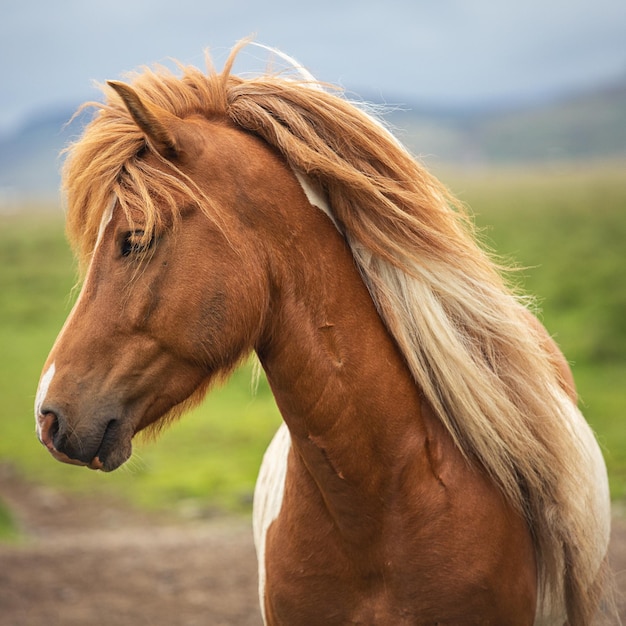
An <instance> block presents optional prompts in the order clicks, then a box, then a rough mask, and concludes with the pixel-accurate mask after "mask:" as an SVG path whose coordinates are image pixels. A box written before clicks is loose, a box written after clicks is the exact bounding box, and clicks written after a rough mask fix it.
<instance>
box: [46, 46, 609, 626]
mask: <svg viewBox="0 0 626 626" xmlns="http://www.w3.org/2000/svg"><path fill="white" fill-rule="evenodd" d="M244 44H245V42H243V43H240V44H239V45H237V46H235V48H233V50H232V51H231V54H230V56H229V57H228V59H227V61H226V62H225V64H224V67H223V68H222V70H221V71H217V70H216V69H215V67H214V66H213V65H212V63H211V61H210V58H209V57H208V55H207V65H208V68H207V70H206V71H201V70H199V69H197V68H195V67H188V66H187V67H186V66H183V65H179V66H178V70H177V71H176V72H174V71H171V70H168V69H166V68H163V67H158V66H157V67H153V68H144V69H143V70H141V71H139V72H137V73H135V74H133V75H132V76H131V77H130V78H128V80H127V82H119V81H109V82H108V83H107V85H104V86H103V91H104V93H105V96H106V97H105V101H104V102H103V103H88V105H89V106H95V107H97V112H96V114H95V115H94V118H93V120H92V121H91V122H90V123H89V125H88V126H87V127H86V128H85V130H84V133H83V135H82V137H81V138H80V139H78V140H77V141H76V142H75V143H74V144H73V145H71V146H70V147H69V148H68V154H67V158H66V161H65V164H64V169H63V187H64V191H65V195H66V201H67V215H66V225H67V234H68V239H69V241H70V243H71V245H72V247H73V249H74V251H75V254H76V256H77V258H78V264H79V268H80V272H81V275H82V279H83V281H82V288H81V291H80V294H79V297H78V298H77V300H76V303H75V305H74V307H73V308H72V310H71V312H70V314H69V316H68V318H67V320H66V322H65V324H64V326H63V328H62V329H61V331H60V334H59V336H58V337H57V339H56V341H55V343H54V345H53V347H52V349H51V351H50V354H49V356H48V359H47V361H46V363H45V365H44V367H43V371H42V376H41V378H40V382H39V386H38V390H37V395H36V401H35V415H36V428H37V435H38V438H39V440H40V441H41V443H42V444H43V445H44V446H45V447H46V448H47V449H48V450H49V452H50V453H51V454H52V456H53V457H55V458H56V459H57V460H59V461H62V462H66V463H72V464H76V465H82V466H87V467H89V468H91V469H95V470H101V471H104V472H109V471H112V470H115V469H116V468H118V467H119V466H120V465H122V464H123V463H124V462H125V461H126V460H127V459H128V458H129V457H130V456H131V453H132V439H133V437H134V436H135V435H136V434H137V433H139V432H141V431H143V430H144V429H159V428H161V427H163V426H164V425H165V424H167V423H168V422H170V421H171V420H173V419H175V418H177V417H178V416H180V415H181V414H182V413H184V412H185V410H187V409H188V408H189V407H190V406H192V405H194V404H196V403H198V402H200V401H201V399H202V398H203V397H204V395H205V393H207V391H208V390H209V388H210V386H211V384H212V383H213V382H215V381H217V380H223V379H225V378H226V377H227V376H228V374H229V373H231V372H232V371H233V369H234V368H235V367H236V366H237V365H238V364H239V363H240V362H241V361H242V359H243V358H245V357H247V356H249V355H250V354H251V353H252V352H255V353H256V355H257V357H258V360H259V362H260V364H261V366H262V367H263V369H264V371H265V374H266V376H267V380H268V382H269V385H270V386H271V389H272V392H273V395H274V397H275V399H276V403H277V406H278V408H279V410H280V413H281V415H282V418H283V423H282V425H281V427H280V428H279V430H278V432H277V434H276V436H275V438H274V439H273V440H272V442H271V444H270V445H269V447H268V449H267V451H266V453H265V456H264V458H263V461H262V465H261V469H260V472H259V478H258V481H257V486H256V488H255V494H254V505H253V530H254V537H255V545H256V550H257V555H258V564H259V597H260V605H261V613H262V617H263V620H264V623H265V624H267V625H272V626H274V625H279V624H288V625H293V624H307V625H317V624H320V625H321V624H324V625H329V624H374V623H376V624H394V625H402V624H412V625H415V624H419V625H426V624H429V625H432V624H455V625H462V624H496V625H505V624H506V625H528V624H563V623H564V622H566V621H567V623H568V624H570V625H572V626H579V625H585V624H591V623H592V622H593V621H594V620H595V619H604V618H606V619H607V620H610V619H611V618H612V616H611V613H610V610H609V609H608V608H607V607H609V606H610V602H609V600H608V599H607V597H605V595H606V594H605V591H606V590H607V588H608V583H607V581H608V579H609V576H610V574H609V573H608V569H607V557H606V555H607V549H608V541H609V532H610V501H609V493H608V481H607V475H606V468H605V464H604V461H603V458H602V454H601V451H600V448H599V446H598V444H597V443H596V440H595V437H594V435H593V433H592V431H591V429H590V428H589V426H588V425H587V423H586V421H585V420H584V417H583V416H582V414H581V413H580V411H579V409H578V408H577V397H576V391H575V386H574V381H573V378H572V374H571V371H570V369H569V366H568V364H567V361H566V360H565V357H564V356H563V355H562V353H561V351H560V349H559V348H558V346H557V345H556V343H555V342H554V341H553V339H552V338H551V337H550V335H549V334H548V333H547V331H546V330H545V329H544V327H543V325H542V324H541V323H540V322H539V321H538V319H537V317H536V316H535V314H534V313H532V312H531V310H530V308H529V306H528V301H527V300H526V299H525V298H524V297H523V296H521V295H519V294H518V293H517V292H516V291H515V290H514V289H513V288H512V287H511V286H510V285H509V281H507V278H506V268H503V267H502V266H501V264H500V263H498V262H497V261H496V260H495V259H494V258H492V256H491V255H490V254H489V253H488V252H486V251H485V250H484V249H483V247H482V246H481V244H480V241H479V237H478V236H477V234H476V232H475V229H474V227H473V224H472V220H471V218H470V217H469V212H468V211H467V209H466V208H465V207H464V206H463V204H462V203H461V202H459V201H458V200H457V199H456V198H455V197H454V195H453V194H452V193H451V192H449V191H448V190H447V188H446V187H445V186H444V185H443V184H442V183H441V182H440V181H439V180H437V179H436V178H435V177H434V176H433V175H432V174H430V173H429V172H428V171H427V170H426V168H425V167H423V166H422V165H421V164H420V163H419V162H418V160H417V159H415V158H414V157H413V156H411V155H410V153H409V152H408V151H407V150H406V149H405V148H404V147H403V146H402V145H401V144H400V142H399V141H398V140H397V139H396V138H395V137H394V136H393V135H392V133H391V132H390V131H389V130H387V129H386V127H385V126H384V124H383V123H382V122H381V121H380V120H379V119H378V118H377V117H375V116H374V115H373V114H372V113H371V112H369V111H368V110H364V108H363V107H362V106H360V105H357V104H355V103H352V102H350V101H349V100H348V99H346V98H345V97H344V96H343V95H342V94H341V93H340V92H339V91H338V90H335V89H333V88H332V87H329V86H325V85H321V84H319V83H317V82H315V81H314V79H313V78H312V77H311V76H310V75H309V74H308V73H307V72H306V71H305V70H302V69H301V68H300V67H299V66H298V65H297V64H295V65H294V67H295V70H294V72H293V73H291V74H289V75H283V74H280V73H275V72H274V73H272V72H269V71H268V72H265V73H261V74H259V75H257V76H252V77H246V78H243V77H240V76H238V75H236V74H234V73H233V70H232V67H233V63H234V60H235V58H236V57H237V54H238V52H239V50H240V48H241V47H242V46H243V45H244Z"/></svg>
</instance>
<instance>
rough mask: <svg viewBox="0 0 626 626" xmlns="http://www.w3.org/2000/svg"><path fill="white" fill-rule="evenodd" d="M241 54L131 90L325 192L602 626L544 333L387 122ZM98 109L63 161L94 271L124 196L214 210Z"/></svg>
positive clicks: (407, 332) (465, 429) (401, 338)
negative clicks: (223, 128) (221, 124)
mask: <svg viewBox="0 0 626 626" xmlns="http://www.w3.org/2000/svg"><path fill="white" fill-rule="evenodd" d="M238 49H239V47H237V48H235V50H234V51H233V52H232V53H231V56H230V57H229V59H228V61H227V63H226V66H225V68H224V70H223V71H222V72H220V73H217V72H216V71H214V70H213V68H212V67H210V68H209V71H208V73H206V74H205V73H203V72H201V71H200V70H198V69H196V68H192V67H184V68H180V70H181V72H182V77H177V76H175V75H174V74H173V73H171V72H169V71H167V70H165V69H163V68H157V69H154V70H148V69H146V70H144V71H143V72H142V73H141V74H137V75H135V76H134V78H133V87H134V89H135V90H136V91H137V93H138V94H139V95H140V97H141V98H142V99H144V100H146V101H149V102H152V103H153V104H156V105H158V106H159V107H162V108H163V109H166V110H168V111H170V112H171V113H173V114H175V115H177V116H179V117H185V116H188V115H191V114H197V113H200V114H202V115H205V116H207V117H209V118H215V119H225V120H228V122H229V123H232V124H235V125H236V126H239V127H241V128H242V129H245V130H246V131H250V132H253V133H255V134H257V135H258V136H260V137H262V138H263V139H264V140H265V141H266V142H267V143H268V144H270V145H271V146H273V147H275V148H276V149H277V150H278V151H280V153H282V154H283V155H284V157H285V158H286V160H287V161H288V163H289V164H290V165H291V167H292V168H293V169H294V170H295V171H298V172H302V173H303V174H305V175H306V176H307V177H308V178H309V179H310V180H311V181H313V183H315V184H316V185H318V186H319V187H320V188H321V189H322V190H323V191H324V192H325V194H326V196H327V198H328V201H329V205H330V207H331V210H332V213H333V217H334V220H335V222H336V224H337V225H338V228H339V229H340V231H341V232H342V234H343V236H344V237H345V239H346V241H347V242H348V244H349V245H350V247H351V249H352V252H353V255H354V258H355V260H356V262H357V264H358V266H359V268H360V270H361V273H362V276H363V279H364V281H365V282H366V284H367V285H368V288H369V289H370V292H371V294H372V298H373V299H374V302H375V303H376V306H377V307H378V310H379V312H380V315H381V317H382V318H383V320H384V322H385V323H386V325H387V328H388V329H389V332H390V333H391V334H392V336H393V337H394V338H395V340H396V342H397V344H398V346H399V348H400V350H401V351H402V353H403V355H404V358H405V359H406V362H407V364H408V366H409V368H410V370H411V372H412V374H413V376H414V378H415V381H416V384H417V385H418V386H419V387H420V389H421V390H422V391H423V393H424V395H425V397H426V398H427V399H428V401H429V403H430V404H431V405H432V407H433V409H434V411H435V412H436V414H437V415H438V417H439V419H440V420H441V421H442V422H443V424H445V426H446V428H447V429H448V430H449V432H450V433H451V435H452V437H453V438H454V440H455V441H456V443H457V445H458V447H459V448H460V449H461V450H462V451H463V453H464V454H465V455H466V457H467V458H468V459H471V460H477V461H478V462H479V463H480V464H481V465H482V466H483V467H484V468H485V470H486V471H487V472H488V473H489V475H490V476H491V477H492V478H493V480H494V481H496V482H497V483H498V484H499V485H500V487H501V490H502V493H503V494H504V496H505V497H506V498H507V499H508V500H509V501H510V502H512V503H513V504H514V505H515V506H516V507H517V509H518V510H519V511H520V512H522V514H523V515H524V516H525V517H526V519H527V520H528V524H529V527H530V528H531V530H532V533H533V536H534V540H535V545H536V549H537V555H538V564H539V573H540V580H541V581H542V583H543V585H544V586H545V587H546V588H548V589H549V590H550V591H552V592H553V593H556V594H557V596H558V597H561V598H564V601H566V603H567V605H568V608H569V616H570V620H571V623H576V624H579V623H580V624H582V623H589V622H590V621H591V620H590V615H589V611H590V609H589V608H588V607H589V606H592V605H593V602H590V603H589V604H587V601H586V600H584V599H583V598H588V597H590V594H589V588H590V587H593V583H594V579H595V577H596V571H597V562H596V561H595V560H594V559H595V557H594V556H593V549H592V546H593V545H595V544H594V541H595V538H594V537H590V536H589V530H588V528H587V525H586V523H585V520H586V519H587V518H586V516H587V515H588V512H586V511H584V510H581V508H583V509H584V507H580V505H579V504H577V502H578V500H577V493H578V491H579V482H580V475H581V468H584V467H586V466H587V465H588V464H589V460H588V453H587V451H586V449H585V446H584V445H583V442H582V441H581V440H579V438H578V437H577V436H576V434H575V433H574V432H573V430H572V428H571V427H570V426H569V423H570V421H571V413H572V411H573V410H575V409H574V407H573V405H572V401H571V400H570V399H569V398H568V397H567V395H566V393H565V392H564V391H563V390H562V386H561V381H560V380H559V374H558V373H557V371H556V369H555V367H554V363H553V361H552V360H551V358H550V354H549V353H548V351H547V349H546V348H545V337H543V336H542V334H541V333H540V332H539V331H538V329H537V327H536V325H534V324H532V323H530V322H529V317H530V316H529V313H528V311H527V309H526V307H525V306H524V304H523V302H522V301H521V299H520V298H518V297H517V296H515V295H514V294H513V292H512V290H511V289H510V288H509V287H508V286H507V284H506V282H505V281H504V280H503V278H502V272H501V268H499V267H498V266H497V265H496V264H495V263H494V262H493V260H492V259H491V258H490V257H489V255H487V254H486V253H485V252H484V251H483V250H482V249H481V248H480V247H479V245H478V244H477V242H476V235H475V233H474V231H473V228H472V224H471V221H470V220H469V219H468V217H467V214H466V212H465V210H464V208H463V206H462V205H461V204H460V203H459V202H458V201H457V200H456V199H455V198H454V197H453V196H452V195H451V194H450V193H449V192H448V190H447V189H446V188H445V187H444V186H443V185H442V184H441V183H440V182H438V181H437V180H436V179H435V178H434V177H433V176H431V175H430V174H429V173H428V172H426V171H425V169H424V168H423V167H422V166H421V165H420V164H419V163H418V162H416V161H415V160H414V159H413V158H412V157H411V156H410V155H409V154H408V153H407V152H406V151H405V150H403V149H402V148H401V147H400V146H399V144H398V143H397V141H396V140H395V139H394V138H393V137H392V136H391V134H390V133H388V132H387V131H386V130H385V129H384V128H383V127H382V126H381V124H380V123H379V122H378V121H376V120H374V119H373V118H372V117H371V116H370V115H368V114H366V113H364V112H362V111H361V110H359V109H358V108H357V107H355V106H354V105H353V104H351V103H349V102H347V101H346V100H344V99H343V98H341V97H340V96H339V95H337V94H335V93H331V92H329V91H328V90H327V89H322V88H315V89H312V88H311V84H310V82H309V81H306V80H297V79H295V80H294V79H293V78H291V79H289V80H287V79H285V78H284V77H281V76H279V75H265V76H261V77H257V78H250V79H245V80H244V79H242V78H239V77H237V76H234V75H232V74H231V68H232V64H233V61H234V58H235V56H236V54H237V52H238ZM98 106H99V111H98V113H97V115H96V117H95V119H94V120H93V121H92V122H91V124H90V125H89V126H88V128H87V129H86V131H85V134H84V136H83V138H82V139H80V141H79V142H77V143H76V144H75V145H74V146H72V147H71V148H70V149H69V151H68V152H69V156H68V159H67V162H66V165H65V170H64V184H65V190H66V193H67V199H68V214H67V225H68V234H69V238H70V240H71V241H72V243H73V244H74V246H75V249H76V251H77V254H78V257H79V260H80V261H81V265H82V266H83V267H84V266H86V264H87V262H88V260H89V256H90V254H91V251H92V250H93V247H94V245H95V241H96V237H97V233H98V228H99V224H100V218H101V215H102V211H103V209H104V207H106V206H107V204H108V202H109V198H110V197H111V195H112V194H115V195H116V196H117V198H118V199H119V201H120V203H121V204H122V206H123V207H125V209H126V210H127V211H128V212H129V213H133V212H134V211H141V213H142V214H143V216H144V219H145V220H146V221H147V222H148V224H149V225H151V226H155V227H161V226H162V224H165V223H167V222H168V221H170V220H169V217H168V216H174V217H175V216H176V206H177V203H180V199H181V197H186V198H189V199H191V200H192V201H194V202H196V203H197V204H198V205H200V206H202V205H203V204H206V199H205V198H199V197H198V190H197V189H196V188H195V187H194V185H193V183H192V182H191V181H190V180H189V179H188V178H187V177H185V176H184V175H183V174H182V172H180V171H178V170H176V168H175V167H174V166H173V165H171V164H170V163H168V162H167V161H165V160H164V159H162V160H161V163H160V167H159V168H158V169H157V168H152V167H150V166H149V165H148V164H147V163H146V161H145V160H144V159H141V158H140V157H141V154H142V153H143V152H145V150H150V147H149V146H146V143H145V139H144V137H143V134H142V132H141V131H140V130H139V129H138V127H137V126H136V125H135V123H134V122H133V121H132V119H131V118H130V116H129V114H128V113H127V111H126V109H125V107H124V106H123V104H122V103H121V101H119V99H118V98H117V96H116V95H115V94H114V93H113V92H112V91H110V90H108V89H107V102H106V104H103V105H98ZM164 170H165V172H166V173H165V174H164ZM165 209H166V211H164V210H165ZM165 212H167V215H166V214H165ZM563 572H565V574H563ZM601 585H602V583H601V582H599V581H596V587H597V589H596V590H597V591H599V590H600V587H601Z"/></svg>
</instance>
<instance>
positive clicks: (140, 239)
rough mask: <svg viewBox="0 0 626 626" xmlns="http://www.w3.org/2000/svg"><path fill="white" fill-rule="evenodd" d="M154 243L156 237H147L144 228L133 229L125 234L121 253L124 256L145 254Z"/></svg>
mask: <svg viewBox="0 0 626 626" xmlns="http://www.w3.org/2000/svg"><path fill="white" fill-rule="evenodd" d="M153 245H154V237H149V238H147V237H146V234H145V232H144V231H143V230H132V231H129V232H127V233H125V234H124V238H123V239H122V244H121V246H120V253H121V255H122V256H123V257H128V256H131V255H136V254H143V253H145V252H147V251H148V250H150V248H152V246H153Z"/></svg>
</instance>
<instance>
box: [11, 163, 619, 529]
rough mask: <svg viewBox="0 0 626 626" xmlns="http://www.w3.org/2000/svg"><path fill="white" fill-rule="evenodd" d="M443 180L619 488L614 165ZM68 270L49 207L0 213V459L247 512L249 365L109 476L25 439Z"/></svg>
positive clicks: (254, 399) (265, 416)
mask: <svg viewBox="0 0 626 626" xmlns="http://www.w3.org/2000/svg"><path fill="white" fill-rule="evenodd" d="M443 178H444V180H446V181H447V182H448V183H449V184H450V186H451V187H452V189H453V190H454V191H455V192H456V193H457V194H458V195H460V196H461V197H462V199H463V200H465V201H466V202H468V203H469V204H470V205H471V206H472V208H473V210H474V213H475V214H476V220H477V223H478V224H479V225H480V226H481V227H483V228H484V230H483V235H484V238H485V240H486V241H487V242H488V243H490V245H491V246H492V247H493V248H495V249H496V250H497V251H498V253H499V254H500V255H502V256H504V257H506V258H511V259H514V260H515V261H516V263H517V264H518V265H519V266H523V267H525V268H526V269H524V270H521V271H518V272H517V273H516V275H515V277H516V280H517V281H518V282H519V283H521V284H522V285H524V287H525V288H526V289H527V290H528V291H529V292H531V293H534V294H537V296H538V298H539V302H540V305H541V308H542V310H543V314H542V319H543V321H544V323H545V325H546V326H547V328H548V330H549V331H550V332H551V333H552V334H553V335H554V336H555V338H556V339H557V341H558V342H559V344H560V345H561V347H562V348H563V350H564V351H565V353H566V355H567V356H568V358H569V359H570V361H571V362H572V364H573V368H574V373H575V376H576V379H577V382H578V386H579V391H580V394H581V398H582V403H583V408H584V411H585V414H586V415H587V417H588V419H589V421H590V422H591V423H592V425H593V427H594V428H595V430H596V431H597V433H598V437H599V439H600V440H601V442H602V444H603V445H604V447H605V452H606V458H607V463H608V466H609V471H610V477H611V487H612V493H613V497H614V498H616V499H623V498H624V497H625V496H626V428H624V426H623V416H624V414H625V413H626V280H625V279H624V276H625V275H626V246H625V243H624V242H626V178H625V177H624V175H623V170H620V169H619V168H617V167H610V168H591V169H583V168H582V167H581V168H580V169H579V170H571V169H570V170H568V171H557V170H548V171H536V172H525V173H520V172H513V171H509V172H506V171H500V172H494V171H491V172H483V173H474V174H473V175H472V176H468V175H458V174H456V175H455V174H446V175H444V176H443ZM74 280H75V274H74V265H73V262H72V259H71V256H70V253H69V250H68V249H67V246H66V244H65V242H64V238H63V225H62V221H61V218H60V216H59V214H58V212H56V213H54V212H50V211H48V212H43V211H37V210H33V209H30V210H29V211H28V212H26V213H22V214H17V215H0V353H1V356H2V358H1V359H0V398H1V400H2V402H1V403H0V463H3V464H5V466H6V467H9V466H10V467H11V468H12V470H15V471H18V472H19V473H20V474H22V475H24V476H25V477H26V478H28V479H31V480H35V481H39V482H40V483H43V484H49V485H54V486H56V487H62V488H64V489H68V490H75V491H102V492H105V493H114V494H117V495H121V496H122V497H125V498H128V499H129V500H130V501H132V502H134V503H136V504H139V505H140V506H145V507H152V508H159V507H176V508H179V509H181V510H183V511H190V512H192V513H193V514H197V513H203V512H207V511H211V510H212V509H213V508H220V509H227V510H230V511H246V510H248V509H249V505H250V501H251V494H252V489H253V485H254V480H255V477H256V473H257V470H258V466H259V463H260V461H261V457H262V454H263V451H264V449H265V447H266V445H267V443H268V442H269V440H270V438H271V435H272V433H273V431H274V430H275V428H276V426H277V424H278V423H279V416H278V412H277V410H276V408H275V405H274V402H273V399H272V397H271V394H270V392H269V389H268V388H267V385H266V384H265V382H264V381H262V382H261V384H260V387H259V390H258V392H257V393H256V394H253V393H252V392H251V366H250V365H247V366H244V367H243V368H242V369H241V370H239V371H238V372H237V373H236V374H235V375H234V376H233V378H232V379H231V381H230V383H229V384H228V385H227V386H226V387H223V388H221V389H217V390H214V391H213V392H212V393H211V394H210V395H209V397H208V398H207V400H206V401H205V403H204V404H203V405H202V406H201V407H199V408H198V409H196V410H195V411H193V412H192V413H191V414H189V415H187V416H186V417H184V418H183V419H182V420H181V421H179V422H178V423H176V424H174V425H173V426H172V427H170V428H169V429H168V430H167V431H166V432H164V433H163V434H162V436H161V437H160V440H159V441H158V442H157V443H154V442H140V443H139V444H138V445H137V446H136V453H135V455H134V456H133V458H132V459H131V461H130V462H129V463H128V464H127V465H126V466H124V467H123V468H122V469H120V470H118V471H117V472H114V473H112V474H101V473H97V472H90V471H87V470H83V469H78V468H76V467H68V466H64V465H62V464H60V463H57V462H55V461H53V460H52V458H50V456H49V455H48V453H47V452H46V451H45V450H44V449H43V447H42V446H41V445H40V444H39V443H38V442H37V441H36V438H35V436H34V423H33V415H32V405H33V400H34V395H35V390H36V386H37V381H38V378H39V374H40V371H41V367H42V365H43V362H44V360H45V358H46V356H47V353H48V351H49V349H50V347H51V345H52V343H53V341H54V338H55V336H56V334H57V332H58V331H59V329H60V328H61V325H62V323H63V320H64V319H65V317H66V315H67V313H68V312H69V310H70V308H71V296H70V295H69V294H70V292H71V291H72V286H73V283H74ZM0 504H1V503H0ZM3 517H5V516H4V515H3V514H2V511H1V510H0V518H3ZM1 525H2V519H0V526H1ZM0 532H1V531H0Z"/></svg>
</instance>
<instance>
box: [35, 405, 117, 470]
mask: <svg viewBox="0 0 626 626" xmlns="http://www.w3.org/2000/svg"><path fill="white" fill-rule="evenodd" d="M37 422H38V425H39V428H38V431H39V432H38V436H39V440H40V441H41V443H42V444H43V445H44V446H45V447H46V448H47V449H48V451H49V452H50V454H51V455H52V456H53V457H54V458H55V459H56V460H57V461H61V462H62V463H69V464H70V465H82V466H86V467H89V468H90V469H99V470H104V471H110V470H113V469H116V468H117V467H118V466H119V465H121V464H122V463H123V462H124V461H125V460H126V458H124V459H122V460H121V461H119V462H117V461H116V460H113V459H111V462H110V463H106V465H105V462H106V461H107V457H111V456H115V455H114V454H112V453H113V451H114V449H113V446H114V445H115V440H116V436H115V435H116V432H115V431H116V423H115V421H114V420H111V421H109V422H108V423H107V425H106V427H105V429H104V431H103V433H102V435H101V437H99V438H97V439H94V438H93V437H90V438H89V439H90V441H91V445H86V443H85V442H84V441H81V440H79V439H78V438H77V437H76V435H73V436H71V437H70V436H69V435H68V433H67V428H64V426H63V419H62V418H60V417H59V415H58V414H57V413H56V412H55V411H52V410H49V409H46V408H44V407H42V409H41V413H40V414H39V415H38V418H37Z"/></svg>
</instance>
